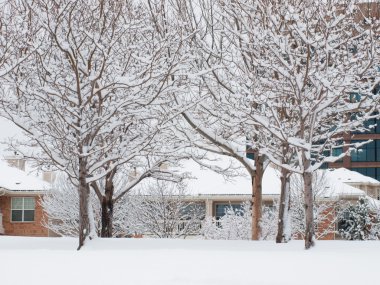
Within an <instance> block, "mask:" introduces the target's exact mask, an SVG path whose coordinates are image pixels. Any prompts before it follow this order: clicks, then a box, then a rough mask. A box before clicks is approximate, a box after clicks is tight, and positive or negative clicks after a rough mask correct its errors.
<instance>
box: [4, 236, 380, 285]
mask: <svg viewBox="0 0 380 285" xmlns="http://www.w3.org/2000/svg"><path fill="white" fill-rule="evenodd" d="M76 245H77V239H72V238H25V237H8V236H0V256H1V258H0V282H1V284H4V285H24V284H29V285H34V284H35V285H50V284H54V285H86V284H91V285H114V284H115V285H116V284H133V285H152V284H155V285H185V284H186V285H189V284H191V285H230V284H239V285H245V284H246V285H256V284H257V285H305V284H307V285H330V284H344V285H357V284H361V285H374V284H379V282H380V281H379V277H378V274H377V272H378V258H379V256H380V243H379V242H378V241H366V242H359V241H317V245H316V246H315V247H314V248H312V249H310V250H308V251H306V250H304V249H303V241H291V242H289V243H288V244H275V243H274V242H273V241H260V242H254V241H214V240H164V239H156V240H153V239H95V240H92V241H90V242H89V243H88V244H87V245H86V246H85V247H84V248H83V249H82V250H80V251H76Z"/></svg>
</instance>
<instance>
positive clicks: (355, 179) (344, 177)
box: [329, 168, 380, 186]
mask: <svg viewBox="0 0 380 285" xmlns="http://www.w3.org/2000/svg"><path fill="white" fill-rule="evenodd" d="M329 171H331V172H333V173H334V176H335V177H336V178H337V179H338V180H339V181H341V182H343V183H359V184H373V185H379V186H380V181H378V180H376V179H374V178H372V177H369V176H365V175H363V174H361V173H359V172H356V171H351V170H348V169H346V168H337V169H329Z"/></svg>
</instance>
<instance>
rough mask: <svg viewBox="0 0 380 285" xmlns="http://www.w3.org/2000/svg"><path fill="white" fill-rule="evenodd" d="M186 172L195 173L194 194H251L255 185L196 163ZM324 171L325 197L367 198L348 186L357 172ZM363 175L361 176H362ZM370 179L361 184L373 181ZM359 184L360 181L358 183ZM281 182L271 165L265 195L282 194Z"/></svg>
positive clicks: (191, 184)
mask: <svg viewBox="0 0 380 285" xmlns="http://www.w3.org/2000/svg"><path fill="white" fill-rule="evenodd" d="M183 168H184V170H185V171H188V172H190V173H191V175H192V176H193V177H194V179H189V180H188V192H189V193H190V194H192V195H227V194H229V195H251V194H252V183H251V178H250V177H249V175H248V174H247V175H246V176H237V177H232V178H229V179H226V178H224V177H223V176H222V175H220V174H217V173H215V172H214V171H212V170H210V169H207V168H204V167H201V166H199V165H198V164H197V163H196V162H194V161H192V160H188V161H185V162H184V163H183ZM318 171H319V172H324V173H325V177H326V181H325V182H324V184H325V185H324V187H325V189H326V190H325V191H323V195H322V196H323V197H324V198H332V197H338V196H351V195H353V196H364V195H365V193H364V191H362V190H360V189H358V188H355V187H353V186H350V185H348V184H345V183H343V182H345V181H346V180H347V179H346V178H348V177H350V176H351V177H355V174H356V172H354V171H350V170H347V169H344V171H342V170H341V169H335V170H318ZM358 174H359V173H358ZM370 179H372V178H369V179H366V177H364V178H361V179H360V181H370ZM358 181H359V180H358ZM280 189H281V181H280V172H279V171H278V170H276V169H275V168H273V167H270V166H268V167H267V169H266V170H265V172H264V176H263V181H262V191H263V195H280V191H281V190H280Z"/></svg>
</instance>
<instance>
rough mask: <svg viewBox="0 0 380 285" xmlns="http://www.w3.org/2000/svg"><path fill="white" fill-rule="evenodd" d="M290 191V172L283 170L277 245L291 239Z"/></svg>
mask: <svg viewBox="0 0 380 285" xmlns="http://www.w3.org/2000/svg"><path fill="white" fill-rule="evenodd" d="M289 208H290V189H289V171H288V170H286V169H284V168H282V169H281V195H280V207H279V211H278V227H277V236H276V243H286V242H288V241H289V239H290V229H289V227H290V225H289Z"/></svg>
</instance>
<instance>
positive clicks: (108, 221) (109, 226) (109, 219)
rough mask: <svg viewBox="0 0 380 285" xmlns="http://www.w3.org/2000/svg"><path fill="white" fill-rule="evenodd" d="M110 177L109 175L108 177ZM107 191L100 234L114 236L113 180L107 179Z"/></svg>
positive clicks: (106, 236) (105, 236) (103, 202)
mask: <svg viewBox="0 0 380 285" xmlns="http://www.w3.org/2000/svg"><path fill="white" fill-rule="evenodd" d="M107 178H108V177H107ZM104 190H105V193H104V196H103V198H102V201H101V203H102V229H101V233H100V236H101V237H104V238H110V237H112V236H113V206H114V201H113V193H114V184H113V181H112V180H109V179H107V181H106V185H105V189H104Z"/></svg>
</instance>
